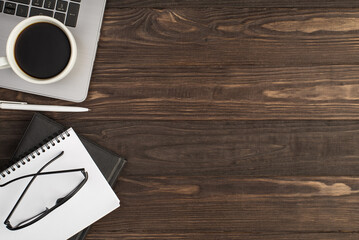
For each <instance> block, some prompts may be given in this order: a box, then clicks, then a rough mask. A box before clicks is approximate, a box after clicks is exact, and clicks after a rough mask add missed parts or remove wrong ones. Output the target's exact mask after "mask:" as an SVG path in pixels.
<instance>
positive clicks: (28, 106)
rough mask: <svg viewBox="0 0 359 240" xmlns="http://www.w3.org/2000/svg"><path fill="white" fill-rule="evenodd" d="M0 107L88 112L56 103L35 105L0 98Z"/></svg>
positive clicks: (84, 109) (86, 109) (42, 110)
mask: <svg viewBox="0 0 359 240" xmlns="http://www.w3.org/2000/svg"><path fill="white" fill-rule="evenodd" d="M0 109H7V110H24V111H40V112H88V111H89V109H88V108H83V107H72V106H56V105H36V104H27V103H26V102H9V101H1V100H0Z"/></svg>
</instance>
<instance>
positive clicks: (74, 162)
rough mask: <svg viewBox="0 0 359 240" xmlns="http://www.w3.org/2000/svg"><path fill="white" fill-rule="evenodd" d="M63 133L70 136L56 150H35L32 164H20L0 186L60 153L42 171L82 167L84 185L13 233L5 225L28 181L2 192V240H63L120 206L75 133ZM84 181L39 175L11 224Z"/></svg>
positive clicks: (78, 175)
mask: <svg viewBox="0 0 359 240" xmlns="http://www.w3.org/2000/svg"><path fill="white" fill-rule="evenodd" d="M67 132H68V133H69V135H70V136H69V137H68V136H65V139H64V140H63V139H61V138H59V139H60V143H57V142H56V141H55V146H52V145H50V149H46V148H45V152H42V150H41V149H39V152H40V155H39V156H38V155H37V154H35V158H34V159H32V158H31V157H30V160H31V161H30V162H27V163H26V164H25V165H22V164H21V165H20V166H21V167H20V168H17V169H16V170H15V171H14V172H12V173H11V174H9V175H7V176H6V177H5V178H0V184H4V183H5V182H8V181H10V180H11V179H14V178H17V177H21V176H24V175H27V174H34V173H36V172H37V171H38V170H39V169H40V168H41V167H43V166H44V165H45V164H46V163H47V162H49V161H50V160H51V159H53V158H54V157H55V156H57V155H58V154H59V153H61V152H62V151H64V154H63V156H61V157H60V158H59V159H57V160H55V161H54V162H53V163H51V164H50V165H49V166H48V167H47V168H45V169H44V170H43V172H48V171H58V170H68V169H76V168H85V170H86V171H87V172H88V180H87V182H86V183H85V185H84V186H83V187H82V188H81V189H80V190H79V192H77V193H76V195H75V196H73V197H72V198H71V199H70V200H68V201H67V202H66V203H65V204H63V205H61V206H60V207H59V208H57V209H55V210H54V211H52V212H51V213H50V214H48V215H47V216H45V217H44V218H43V219H41V220H39V221H38V222H36V223H34V224H33V225H31V226H29V227H26V228H23V229H20V230H16V231H11V230H8V229H7V228H6V226H5V225H4V224H3V222H4V220H5V219H6V217H7V216H8V215H9V213H10V211H11V209H12V208H13V206H14V205H15V203H16V201H17V199H18V198H19V197H20V195H21V193H22V192H23V190H24V189H25V187H26V185H27V184H28V183H29V181H30V180H31V178H26V179H22V180H19V181H16V182H14V183H12V184H10V185H8V186H5V187H3V188H0V239H6V240H8V239H11V240H24V239H36V240H49V239H51V240H65V239H68V238H70V237H72V236H73V235H75V234H76V233H78V232H79V231H81V230H82V229H84V228H86V227H88V226H89V225H91V224H93V223H94V222H96V221H97V220H99V219H100V218H102V217H104V216H105V215H107V214H108V213H110V212H111V211H113V210H115V209H116V208H118V207H119V203H120V201H119V199H118V198H117V196H116V194H115V193H114V192H113V190H112V188H111V187H110V185H109V184H108V183H107V181H106V179H105V178H104V177H103V175H102V174H101V172H100V171H99V169H98V168H97V166H96V164H95V163H94V162H93V160H92V158H91V156H90V155H89V154H88V152H87V150H86V149H85V147H84V146H83V144H82V143H81V141H80V140H79V138H78V136H77V135H76V133H75V132H74V130H73V129H72V128H70V129H69V130H68V131H67ZM82 179H83V175H82V174H81V173H66V174H56V175H51V176H50V175H43V176H38V177H37V178H36V179H35V181H34V182H33V184H32V185H31V187H30V188H29V190H28V193H26V195H25V196H24V199H23V200H22V201H21V203H20V205H19V207H18V208H17V209H16V212H15V214H14V215H13V217H12V218H11V220H14V221H21V219H23V218H24V216H34V214H35V215H36V214H37V213H39V212H41V211H42V210H45V208H46V207H52V206H53V205H54V204H55V201H56V200H57V199H58V198H59V197H64V196H66V194H67V193H69V192H70V191H71V190H72V189H73V188H75V187H76V186H77V185H78V184H79V183H80V182H81V180H82Z"/></svg>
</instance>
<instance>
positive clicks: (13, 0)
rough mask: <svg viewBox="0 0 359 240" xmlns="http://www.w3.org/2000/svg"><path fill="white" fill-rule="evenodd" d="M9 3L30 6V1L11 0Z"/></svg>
mask: <svg viewBox="0 0 359 240" xmlns="http://www.w3.org/2000/svg"><path fill="white" fill-rule="evenodd" d="M9 1H11V2H17V3H23V4H30V0H9Z"/></svg>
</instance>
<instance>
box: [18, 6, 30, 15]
mask: <svg viewBox="0 0 359 240" xmlns="http://www.w3.org/2000/svg"><path fill="white" fill-rule="evenodd" d="M28 12H29V7H28V6H24V5H20V4H19V5H18V6H17V10H16V16H19V17H27V13H28Z"/></svg>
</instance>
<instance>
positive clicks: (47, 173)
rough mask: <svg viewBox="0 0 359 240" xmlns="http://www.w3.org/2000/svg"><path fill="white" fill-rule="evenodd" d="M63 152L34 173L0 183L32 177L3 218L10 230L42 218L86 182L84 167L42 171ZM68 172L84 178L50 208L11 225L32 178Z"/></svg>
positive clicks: (69, 197)
mask: <svg viewBox="0 0 359 240" xmlns="http://www.w3.org/2000/svg"><path fill="white" fill-rule="evenodd" d="M63 154H64V151H62V152H61V153H60V154H58V155H57V156H56V157H54V158H53V159H51V160H50V161H49V162H48V163H46V164H45V165H44V166H43V167H42V168H41V169H40V170H39V171H38V172H37V173H35V174H29V175H25V176H22V177H19V178H15V179H13V180H11V181H9V182H7V183H5V184H2V185H0V187H5V186H6V185H9V184H11V183H13V182H15V181H18V180H20V179H24V178H28V177H32V179H31V181H30V182H29V183H28V184H27V186H26V188H25V190H24V191H23V192H22V194H21V195H20V197H19V199H18V200H17V202H16V203H15V205H14V207H13V208H12V210H11V211H10V213H9V215H8V217H7V218H6V219H5V221H4V224H5V225H6V228H7V229H9V230H12V231H15V230H19V229H22V228H25V227H28V226H30V225H32V224H34V223H36V222H38V221H39V220H41V219H42V218H44V217H45V216H46V215H48V214H50V213H51V212H52V211H54V210H55V209H56V208H58V207H60V206H61V205H63V204H64V203H66V202H67V201H68V200H70V199H71V198H72V197H73V196H74V195H75V194H76V193H77V192H78V191H79V190H80V189H81V188H82V187H83V186H84V185H85V183H86V182H87V180H88V173H87V172H86V171H85V169H84V168H78V169H70V170H61V171H52V172H42V171H43V170H44V169H45V168H46V167H47V166H49V165H50V164H51V163H53V162H54V161H55V160H57V159H59V158H60V157H61V156H62V155H63ZM70 172H81V173H82V174H83V177H84V179H83V180H82V181H81V182H80V183H79V184H78V185H77V186H76V187H75V188H74V189H73V190H72V191H70V192H69V193H68V194H66V195H65V196H64V197H61V198H58V199H57V200H56V203H55V205H54V206H53V207H51V208H45V210H44V211H42V212H40V213H39V214H36V215H35V216H33V217H30V218H27V219H25V220H23V221H21V222H20V223H17V224H16V225H15V226H13V225H12V224H11V223H10V218H11V217H12V216H13V214H14V212H15V210H16V208H17V207H18V205H19V204H20V202H21V200H22V199H23V197H24V196H25V194H26V192H27V191H28V189H29V188H30V186H31V184H32V183H33V182H34V180H35V179H36V178H37V177H38V176H41V175H51V174H61V173H70Z"/></svg>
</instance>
